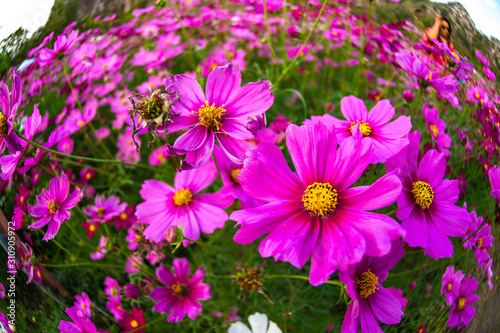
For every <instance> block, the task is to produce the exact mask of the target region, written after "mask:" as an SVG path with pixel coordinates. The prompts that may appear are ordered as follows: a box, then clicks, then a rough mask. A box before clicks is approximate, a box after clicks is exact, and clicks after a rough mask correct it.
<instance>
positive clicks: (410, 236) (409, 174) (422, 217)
mask: <svg viewBox="0 0 500 333" xmlns="http://www.w3.org/2000/svg"><path fill="white" fill-rule="evenodd" d="M407 137H408V139H409V141H410V144H409V145H408V146H407V147H405V148H403V150H401V152H399V153H398V154H396V155H394V156H393V157H391V158H390V159H389V160H387V162H386V168H387V171H388V172H389V171H392V170H395V169H397V168H400V169H401V173H400V174H399V178H400V179H401V182H402V183H403V190H402V192H401V195H400V196H399V198H398V207H399V210H398V212H397V213H396V216H397V218H398V219H399V220H401V221H402V223H401V227H402V228H403V230H405V231H406V235H405V236H404V237H403V238H404V240H405V241H407V242H408V244H409V245H410V246H411V247H422V248H424V249H425V253H426V254H428V255H429V256H430V257H431V258H434V259H438V258H442V257H451V255H452V254H453V245H452V244H451V241H450V239H449V238H448V237H447V236H451V237H459V236H462V235H463V234H464V233H465V230H467V228H468V226H469V222H470V218H469V213H468V212H467V210H466V209H464V208H461V207H457V206H455V202H456V201H457V200H458V194H459V190H458V180H449V179H443V176H444V173H445V170H446V160H445V157H444V155H443V154H442V153H438V152H437V151H436V150H434V149H431V150H429V151H428V152H427V153H426V154H425V155H424V157H423V158H422V160H421V161H420V164H419V163H418V154H419V145H420V133H419V132H414V133H411V134H408V136H407Z"/></svg>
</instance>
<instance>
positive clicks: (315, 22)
mask: <svg viewBox="0 0 500 333" xmlns="http://www.w3.org/2000/svg"><path fill="white" fill-rule="evenodd" d="M327 3H328V0H324V1H323V6H322V7H321V10H320V11H319V15H318V17H317V18H316V21H314V25H313V27H312V29H311V31H309V34H308V35H307V37H306V39H305V40H304V43H302V46H301V47H300V50H299V52H297V54H296V55H295V58H293V60H292V61H291V62H290V63H289V64H288V66H287V67H286V68H285V70H284V71H283V73H281V75H280V76H279V77H278V79H277V80H276V82H274V86H275V87H278V86H279V84H280V82H281V80H282V79H283V77H284V76H285V75H286V74H287V73H288V71H289V70H290V69H292V67H293V66H295V64H296V62H297V59H298V58H299V56H300V54H301V53H302V50H303V49H304V47H305V45H306V44H307V42H309V39H310V38H311V36H312V34H313V32H314V30H316V26H317V25H318V22H319V20H320V18H321V15H323V12H324V11H325V7H326V4H327Z"/></svg>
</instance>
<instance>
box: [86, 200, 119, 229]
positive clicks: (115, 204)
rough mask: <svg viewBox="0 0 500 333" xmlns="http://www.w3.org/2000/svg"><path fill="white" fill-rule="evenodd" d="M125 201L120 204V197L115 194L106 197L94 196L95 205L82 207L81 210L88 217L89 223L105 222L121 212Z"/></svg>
mask: <svg viewBox="0 0 500 333" xmlns="http://www.w3.org/2000/svg"><path fill="white" fill-rule="evenodd" d="M125 208H127V203H126V202H122V203H121V204H120V198H118V197H117V196H115V195H111V196H109V198H107V199H106V197H105V196H104V195H96V196H95V205H94V206H87V207H84V208H83V212H84V213H85V214H86V215H88V216H89V217H90V219H89V220H88V222H89V223H96V222H105V221H108V220H109V219H111V218H113V217H116V216H118V215H120V214H121V213H123V212H124V211H125Z"/></svg>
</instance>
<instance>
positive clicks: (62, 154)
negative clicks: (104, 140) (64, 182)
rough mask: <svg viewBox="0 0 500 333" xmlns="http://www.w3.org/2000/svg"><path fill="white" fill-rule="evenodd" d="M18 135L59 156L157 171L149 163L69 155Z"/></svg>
mask: <svg viewBox="0 0 500 333" xmlns="http://www.w3.org/2000/svg"><path fill="white" fill-rule="evenodd" d="M16 134H17V133H16ZM17 136H18V137H19V138H20V139H22V140H24V141H26V142H28V143H29V144H31V145H33V146H35V147H37V148H39V149H41V150H44V151H46V152H48V153H51V154H54V155H59V156H63V157H66V158H71V159H73V160H82V161H89V162H96V163H110V164H122V165H125V166H130V167H139V168H144V169H150V170H155V171H156V169H155V168H153V167H150V166H148V165H142V164H132V163H126V162H122V161H117V160H108V159H101V158H93V157H83V156H75V155H69V154H65V153H61V152H58V151H57V150H53V149H49V148H45V147H44V146H42V145H39V144H38V143H36V142H33V141H31V140H29V139H26V138H25V137H24V136H22V135H20V134H17Z"/></svg>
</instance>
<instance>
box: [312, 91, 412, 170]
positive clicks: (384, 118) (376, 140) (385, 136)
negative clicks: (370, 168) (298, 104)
mask: <svg viewBox="0 0 500 333" xmlns="http://www.w3.org/2000/svg"><path fill="white" fill-rule="evenodd" d="M340 109H341V111H342V114H343V115H344V118H345V119H347V120H340V119H337V118H335V117H333V116H331V115H329V114H324V115H323V116H320V117H317V116H312V120H306V121H305V122H304V124H305V125H310V124H312V123H315V122H317V121H322V122H323V123H324V124H334V125H335V130H336V133H337V141H338V142H339V143H342V142H343V141H344V140H345V139H346V138H349V137H351V136H352V135H353V133H352V129H353V128H354V126H356V125H358V126H359V129H360V130H361V132H362V133H363V137H364V138H366V139H367V140H368V141H370V142H373V146H374V153H373V157H372V159H371V161H370V163H373V164H376V163H379V162H385V161H386V160H387V159H388V158H389V157H391V156H392V155H394V154H396V153H397V152H399V151H400V150H401V149H402V148H403V147H404V146H406V145H408V139H406V138H403V137H404V136H405V135H406V134H408V133H409V132H410V130H411V126H412V125H411V120H410V117H408V116H400V117H398V118H397V119H396V120H394V121H393V122H389V121H390V120H391V119H392V118H393V117H394V113H395V110H394V107H393V106H392V105H391V102H390V101H389V100H382V101H379V102H378V103H377V104H376V105H375V106H374V107H373V109H371V110H370V112H369V113H368V112H367V109H366V106H365V103H364V102H363V100H361V99H359V98H357V97H354V96H348V97H344V98H342V100H341V101H340Z"/></svg>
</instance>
